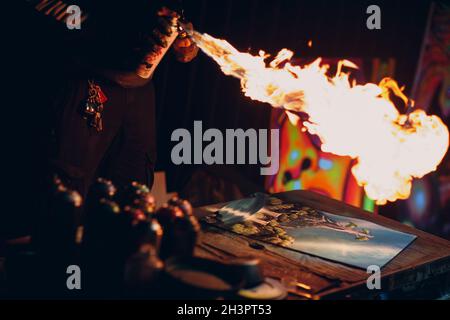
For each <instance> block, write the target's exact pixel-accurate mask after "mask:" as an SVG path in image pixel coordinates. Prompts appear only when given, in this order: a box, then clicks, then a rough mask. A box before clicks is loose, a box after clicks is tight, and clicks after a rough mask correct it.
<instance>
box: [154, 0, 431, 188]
mask: <svg viewBox="0 0 450 320" xmlns="http://www.w3.org/2000/svg"><path fill="white" fill-rule="evenodd" d="M430 3H431V1H427V0H416V1H406V0H390V1H349V0H347V1H344V0H340V1H334V0H333V1H331V0H315V1H301V0H299V1H290V0H276V1H262V0H223V1H208V0H190V1H189V0H185V1H184V4H183V6H184V9H185V14H186V17H187V18H188V19H189V20H191V21H192V22H193V24H194V27H195V29H197V30H198V31H200V32H206V33H208V34H211V35H212V36H214V37H218V38H224V39H226V40H228V41H229V42H230V43H231V44H232V45H234V46H235V47H236V48H237V49H239V50H241V51H250V52H252V53H254V54H257V53H258V51H259V50H260V49H263V50H265V51H266V52H268V53H271V54H276V53H277V52H278V51H279V50H281V49H283V48H289V49H291V50H293V51H294V52H295V53H296V57H299V58H300V57H302V58H303V57H307V58H316V57H346V58H352V57H355V58H362V59H364V60H366V59H371V58H382V59H388V58H394V59H395V60H396V72H395V78H396V80H398V82H399V84H400V85H406V86H407V90H406V92H407V93H408V92H409V90H411V87H412V83H413V79H414V75H415V72H416V66H417V62H418V59H419V53H420V48H421V44H422V40H423V36H424V32H425V26H426V21H427V16H428V12H429V6H430ZM372 4H376V5H379V6H380V8H381V18H382V29H381V30H368V29H367V27H366V20H367V18H368V16H369V15H368V14H366V10H367V7H368V6H369V5H372ZM309 40H312V41H313V46H312V48H309V47H308V45H307V44H308V41H309ZM155 86H156V92H157V110H158V113H157V119H158V121H157V124H158V131H157V132H158V170H163V171H166V172H167V176H168V187H169V189H170V190H174V191H180V190H182V189H183V188H184V187H185V186H186V183H187V182H188V181H189V179H190V177H191V176H192V174H193V172H194V170H196V169H199V168H198V167H197V168H196V167H195V166H180V167H176V166H174V165H172V164H171V160H170V152H171V149H172V147H173V146H174V145H175V144H174V143H172V142H170V136H171V134H172V132H173V130H175V129H177V128H187V129H191V128H193V122H194V121H195V120H202V121H203V127H204V130H206V129H207V128H208V127H213V128H219V129H226V128H243V129H245V128H267V127H268V126H269V121H270V110H271V108H270V107H269V106H266V105H264V104H261V103H258V102H253V101H250V100H249V99H247V98H246V97H244V96H243V94H242V93H241V90H240V84H239V81H238V80H236V79H233V78H230V77H226V76H225V75H223V74H222V72H221V71H220V70H219V69H218V67H217V65H216V64H215V62H214V61H212V60H211V59H209V58H208V57H206V56H205V55H204V54H202V53H200V54H199V56H198V58H197V59H196V60H195V61H194V62H192V63H190V64H181V63H178V62H176V61H175V59H165V60H164V61H163V62H162V64H161V65H160V66H159V69H158V71H157V74H156V76H155ZM230 170H231V171H233V172H234V173H235V174H237V175H239V178H240V179H241V181H247V182H248V183H250V185H251V186H249V187H248V188H247V190H248V192H250V191H254V190H252V189H255V188H258V187H262V186H263V177H261V176H259V167H253V166H240V167H234V168H231V169H230V168H229V167H228V168H225V167H222V168H218V169H217V170H216V172H222V175H223V176H229V172H230Z"/></svg>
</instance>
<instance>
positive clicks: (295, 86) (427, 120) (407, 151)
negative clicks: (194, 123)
mask: <svg viewBox="0 0 450 320" xmlns="http://www.w3.org/2000/svg"><path fill="white" fill-rule="evenodd" d="M192 37H193V39H194V41H195V42H196V43H197V45H198V46H199V47H200V48H201V49H202V51H203V52H204V53H206V54H207V55H208V56H210V57H211V58H213V59H214V60H215V61H216V62H217V63H218V64H219V66H220V68H221V69H222V71H223V72H224V73H225V74H226V75H229V76H233V77H236V78H238V79H240V81H241V85H242V90H243V92H244V93H245V95H246V96H247V97H250V98H251V99H253V100H258V101H261V102H265V103H269V104H270V105H272V106H273V107H275V108H282V109H284V110H286V114H287V115H288V117H289V119H290V121H291V122H293V123H297V122H298V121H300V118H299V116H298V113H304V114H307V116H308V117H307V119H306V120H304V126H305V127H306V128H307V130H308V131H309V132H310V133H311V134H314V135H317V136H318V137H319V138H320V140H321V142H322V146H321V148H322V150H323V151H324V152H329V153H333V154H336V155H339V156H349V157H351V158H353V159H356V165H355V166H354V167H353V168H352V173H353V175H354V176H355V178H356V179H357V181H358V183H359V184H360V185H361V186H363V187H364V189H365V191H366V193H367V195H368V196H369V197H370V198H371V199H374V200H376V202H377V204H379V205H384V204H386V203H387V202H388V201H392V202H393V201H396V200H398V199H407V198H408V197H409V196H410V194H411V186H412V180H413V178H422V177H423V176H425V175H426V174H428V173H430V172H432V171H435V170H436V169H437V166H438V165H439V164H440V163H441V161H442V160H443V158H444V156H445V154H446V152H447V150H448V146H449V131H448V129H447V127H446V126H445V125H444V124H443V122H442V121H441V119H440V118H439V117H437V116H429V115H427V114H426V113H425V112H424V111H423V110H415V111H413V112H411V113H410V114H409V115H406V114H401V113H400V112H399V111H398V110H397V108H396V107H395V105H394V103H393V102H392V101H391V100H390V99H389V95H390V94H391V93H392V94H395V95H397V96H398V97H399V98H401V99H402V100H403V101H404V102H405V104H406V105H408V104H410V103H413V102H412V101H409V99H408V98H407V97H406V96H405V95H404V94H403V92H402V90H401V89H400V88H399V87H398V85H397V83H396V82H395V81H394V80H392V79H385V80H383V81H382V82H381V83H380V84H379V85H376V84H372V83H368V84H365V85H357V84H356V83H354V82H353V83H351V82H350V79H349V73H345V72H343V71H342V69H343V68H344V67H346V68H351V69H355V68H358V67H357V66H356V65H355V64H353V63H352V62H350V61H347V60H343V61H341V62H340V63H339V65H338V68H337V72H336V74H335V75H334V76H329V75H328V71H329V66H328V65H322V64H321V59H320V58H319V59H317V60H316V61H315V62H313V63H311V64H309V65H306V66H303V67H301V66H294V65H292V64H291V63H290V62H289V61H290V60H291V58H292V57H293V55H294V53H293V52H292V51H289V50H287V49H283V50H282V51H280V52H279V53H278V55H277V56H276V57H275V58H274V59H273V60H272V61H271V62H270V63H269V64H267V63H266V59H267V58H268V57H269V55H266V54H265V53H264V52H263V51H261V52H260V54H259V56H253V55H251V54H249V53H243V52H239V51H238V50H237V49H235V48H234V47H233V46H232V45H231V44H229V43H228V42H227V41H225V40H220V39H216V38H213V37H211V36H209V35H207V34H200V33H198V32H194V34H193V35H192Z"/></svg>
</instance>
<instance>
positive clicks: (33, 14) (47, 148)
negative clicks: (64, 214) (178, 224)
mask: <svg viewBox="0 0 450 320" xmlns="http://www.w3.org/2000/svg"><path fill="white" fill-rule="evenodd" d="M74 4H75V5H77V6H78V7H79V8H80V9H81V16H80V17H81V19H80V22H81V23H80V25H79V26H80V28H79V29H77V28H73V29H69V28H68V27H67V25H66V23H65V22H66V20H65V19H66V18H67V14H64V12H65V9H66V8H67V7H68V5H69V3H65V2H64V1H42V0H41V1H37V0H28V1H25V2H24V6H23V7H22V9H23V11H20V22H23V21H26V23H25V24H23V23H22V24H20V23H19V24H18V25H17V26H16V31H17V36H16V38H17V39H19V41H18V42H19V45H18V46H17V48H16V50H18V52H17V57H16V59H17V64H18V66H19V67H18V70H20V73H21V76H23V77H22V80H23V81H22V84H21V90H23V92H24V93H26V94H23V95H21V98H20V99H17V104H18V105H17V110H18V111H17V112H21V113H22V112H23V113H24V114H25V116H23V115H21V116H18V117H22V118H24V119H23V123H26V125H23V127H22V129H21V132H20V134H18V135H17V137H16V140H17V141H19V143H18V146H19V147H18V149H20V150H19V153H20V152H23V150H26V153H27V154H28V155H29V154H31V155H32V161H27V160H25V161H24V162H25V163H24V164H22V163H20V162H21V160H20V158H21V157H20V156H19V160H18V161H17V162H18V163H20V164H18V165H19V166H20V168H19V170H17V172H16V176H17V179H16V180H18V181H24V180H25V179H26V180H25V181H27V185H28V186H29V188H30V190H32V192H31V194H30V195H29V196H28V202H27V209H26V210H22V212H21V213H20V214H17V215H9V217H8V218H7V219H6V222H5V223H4V224H3V226H8V228H7V231H8V233H9V234H10V236H11V234H14V235H19V234H27V233H29V232H30V231H31V230H32V229H33V227H34V226H35V224H36V220H37V219H40V218H39V217H40V215H39V214H36V212H39V211H40V210H45V209H43V208H45V204H43V203H42V202H43V201H44V200H45V199H47V194H46V193H47V192H48V183H47V182H48V181H50V180H51V179H50V178H51V176H52V175H53V174H57V175H58V176H59V178H60V179H61V180H62V181H63V182H64V184H65V185H66V186H68V187H69V188H72V189H74V190H77V191H78V192H79V193H80V194H81V195H82V196H83V197H85V196H86V195H87V192H88V190H89V187H90V185H91V184H92V182H93V181H94V180H95V179H96V177H104V178H107V179H110V180H112V181H113V182H114V183H115V184H116V185H118V186H122V185H126V184H128V183H130V182H132V181H136V182H139V183H142V184H145V185H147V186H149V187H151V186H152V184H153V170H154V166H155V161H156V146H155V144H156V138H155V136H156V132H155V89H154V87H153V84H152V81H151V78H152V75H150V74H148V72H145V71H146V70H148V69H150V68H153V67H154V66H153V65H152V59H154V58H155V57H156V58H158V54H161V51H163V49H164V47H167V46H168V45H169V44H167V43H165V42H167V39H168V38H169V36H171V35H172V32H173V28H168V27H170V26H173V25H174V24H175V23H176V21H177V19H179V18H180V16H179V14H177V13H176V12H175V11H172V10H171V9H168V7H167V6H165V5H166V4H167V3H165V2H163V1H149V0H133V1H127V2H126V5H125V4H121V3H116V2H113V1H105V0H96V1H85V0H78V1H75V0H73V1H71V2H70V5H74ZM173 49H174V50H175V53H176V54H175V56H176V58H177V60H179V61H181V62H189V61H191V60H192V59H193V58H194V57H195V56H196V54H197V52H198V48H197V47H196V46H195V44H194V43H193V42H192V41H190V40H189V39H188V38H177V40H175V43H174V45H173ZM143 71H144V72H143ZM12 153H13V152H12ZM15 155H17V154H15ZM27 159H28V158H27Z"/></svg>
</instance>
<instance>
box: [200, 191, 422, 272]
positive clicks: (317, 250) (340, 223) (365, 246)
mask: <svg viewBox="0 0 450 320" xmlns="http://www.w3.org/2000/svg"><path fill="white" fill-rule="evenodd" d="M206 221H207V222H208V223H210V224H213V225H215V226H218V227H221V228H225V229H227V230H230V231H232V232H235V233H237V234H240V235H243V236H246V237H250V238H252V239H255V240H260V241H263V242H268V243H271V244H274V245H277V246H281V247H284V248H287V249H291V250H296V251H299V252H303V253H307V254H311V255H314V256H318V257H321V258H325V259H328V260H332V261H335V262H340V263H343V264H346V265H351V266H354V267H358V268H363V269H367V268H368V267H369V266H373V265H376V266H379V267H380V268H382V267H384V266H385V265H386V264H387V263H389V261H391V260H392V259H393V258H394V257H395V256H397V255H398V254H399V253H400V252H401V251H403V250H404V249H405V248H406V247H407V246H408V245H410V244H411V243H412V242H413V241H414V240H415V239H416V237H415V236H414V235H410V234H407V233H403V232H399V231H395V230H392V229H388V228H385V227H383V226H380V225H377V224H374V223H372V222H369V221H365V220H361V219H354V218H349V217H345V216H339V215H335V214H331V213H327V212H323V211H319V210H316V209H314V208H311V207H308V206H305V205H302V204H301V203H288V202H285V201H283V200H281V199H279V198H277V197H275V196H270V195H267V194H262V193H259V194H256V195H255V196H254V197H252V198H247V199H242V200H237V201H233V202H231V203H229V204H227V205H225V206H224V207H223V208H221V209H220V210H219V211H218V212H216V213H215V214H214V215H212V216H209V217H207V218H206Z"/></svg>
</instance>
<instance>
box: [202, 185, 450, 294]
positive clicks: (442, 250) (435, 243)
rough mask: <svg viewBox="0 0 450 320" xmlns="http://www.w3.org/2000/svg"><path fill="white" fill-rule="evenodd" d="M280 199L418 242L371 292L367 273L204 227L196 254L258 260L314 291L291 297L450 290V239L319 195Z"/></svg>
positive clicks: (270, 273)
mask: <svg viewBox="0 0 450 320" xmlns="http://www.w3.org/2000/svg"><path fill="white" fill-rule="evenodd" d="M276 196H277V197H279V198H280V199H283V200H286V201H288V202H289V201H291V202H292V201H296V202H300V203H303V204H305V205H307V206H311V207H313V208H315V209H319V210H323V211H326V212H329V213H334V214H338V215H342V216H348V217H352V218H358V219H365V220H368V221H371V222H374V223H376V224H379V225H382V226H385V227H388V228H391V229H394V230H398V231H402V232H407V233H410V234H414V235H416V236H417V240H416V241H414V242H413V243H412V244H411V245H410V246H409V247H408V248H406V249H405V250H404V251H403V252H401V253H400V254H399V255H398V256H397V257H396V258H395V259H394V260H392V261H391V262H390V263H389V264H387V265H386V266H385V267H384V268H383V270H382V290H381V291H370V290H368V289H367V285H366V283H367V279H368V276H369V275H368V274H367V272H366V271H365V270H361V269H358V268H353V267H349V266H345V265H342V264H339V263H335V262H332V261H327V260H325V259H322V258H318V257H314V256H311V255H308V254H302V253H298V252H295V251H291V250H288V249H283V248H280V247H275V246H272V245H270V244H267V243H260V242H258V241H254V240H251V239H249V238H245V237H242V236H240V235H237V234H234V233H231V232H228V231H224V230H222V229H217V228H215V227H211V226H208V225H206V224H205V225H204V232H203V234H202V237H201V241H200V243H199V245H198V248H197V251H196V254H197V255H199V256H202V257H207V258H212V259H218V260H226V259H230V258H233V257H253V258H258V259H260V260H261V262H262V266H263V272H264V274H265V275H266V276H269V277H274V278H280V279H282V278H285V279H286V278H287V279H290V278H292V277H293V278H295V279H297V281H298V282H300V283H302V284H305V285H307V286H309V287H311V289H310V290H303V289H302V290H300V291H298V292H297V293H298V294H291V296H290V298H292V299H294V298H308V299H309V298H317V299H324V298H350V297H352V298H374V297H379V296H380V294H381V293H383V294H389V293H392V292H398V291H404V292H407V291H414V290H416V291H417V292H415V294H416V297H421V296H420V294H421V292H419V291H418V288H424V286H425V285H426V284H427V283H433V281H438V282H439V285H440V286H442V288H440V291H445V290H446V288H450V242H449V241H447V240H444V239H441V238H439V237H436V236H433V235H431V234H428V233H426V232H423V231H420V230H417V229H414V228H412V227H409V226H406V225H403V224H401V223H399V222H397V221H394V220H391V219H388V218H385V217H382V216H379V215H374V214H372V213H370V212H366V211H364V210H362V209H359V208H356V207H352V206H350V205H347V204H345V203H342V202H339V201H336V200H333V199H330V198H327V197H324V196H321V195H319V194H316V193H312V192H308V191H293V192H288V193H282V194H277V195H276ZM220 207H222V205H216V206H210V207H205V208H199V209H196V215H197V217H199V218H202V217H205V216H206V215H209V214H211V213H212V212H213V211H214V210H217V209H219V208H220ZM255 243H258V244H259V245H255ZM255 248H257V249H255ZM444 293H445V292H442V294H444Z"/></svg>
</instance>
